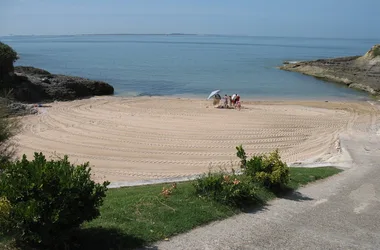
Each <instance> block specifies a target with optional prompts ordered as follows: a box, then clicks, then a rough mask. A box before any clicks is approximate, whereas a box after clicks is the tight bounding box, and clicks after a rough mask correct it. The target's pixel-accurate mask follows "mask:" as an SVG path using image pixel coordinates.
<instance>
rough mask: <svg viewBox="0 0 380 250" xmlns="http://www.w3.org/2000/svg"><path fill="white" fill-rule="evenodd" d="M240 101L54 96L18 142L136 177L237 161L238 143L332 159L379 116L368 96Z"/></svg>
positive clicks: (104, 175)
mask: <svg viewBox="0 0 380 250" xmlns="http://www.w3.org/2000/svg"><path fill="white" fill-rule="evenodd" d="M242 104H243V108H242V110H241V111H237V110H226V109H216V108H214V107H213V106H212V104H211V101H205V100H197V99H186V98H166V97H138V98H124V97H95V98H90V99H84V100H77V101H72V102H55V103H51V104H49V105H51V107H40V108H38V109H39V114H38V115H30V116H26V117H24V118H23V119H22V121H23V128H22V131H21V133H20V134H19V135H18V136H17V137H16V142H17V143H18V145H19V147H18V149H19V150H18V151H19V155H21V154H23V153H25V154H27V155H28V156H29V157H31V156H32V155H33V152H43V153H44V154H45V155H46V156H48V157H49V158H50V157H52V158H54V157H62V156H63V155H68V156H69V159H70V161H71V162H72V163H76V164H80V163H83V162H87V161H89V162H90V165H91V166H92V169H93V173H94V179H95V180H97V181H101V180H109V181H118V182H119V181H136V180H149V179H157V178H168V177H183V176H190V175H194V174H199V173H202V172H205V171H208V169H209V168H214V169H215V168H220V167H221V168H231V167H235V168H236V167H237V164H238V159H237V157H236V150H235V147H236V146H237V145H239V144H242V145H243V146H244V148H245V149H246V151H247V153H249V154H251V155H252V154H258V153H266V152H270V151H273V150H274V149H276V148H278V149H279V150H280V152H281V155H282V157H283V159H284V160H285V161H287V162H288V163H297V162H304V161H308V162H323V161H327V160H328V159H330V158H331V157H335V156H336V155H338V154H340V147H339V139H338V138H339V134H341V133H353V132H354V131H367V130H368V129H370V128H371V126H372V125H373V124H375V123H376V121H378V118H379V111H378V109H377V108H376V106H373V105H371V103H369V102H343V101H336V102H325V101H248V102H243V103H242Z"/></svg>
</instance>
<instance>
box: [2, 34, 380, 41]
mask: <svg viewBox="0 0 380 250" xmlns="http://www.w3.org/2000/svg"><path fill="white" fill-rule="evenodd" d="M73 36H199V37H202V36H205V37H210V36H213V37H252V38H255V37H257V38H289V39H321V40H358V41H361V40H379V39H380V37H378V38H376V37H363V38H355V37H300V36H258V35H244V34H200V33H199V34H197V33H194V34H192V33H109V34H108V33H88V34H50V35H49V34H27V35H16V34H9V35H0V38H5V37H6V38H8V37H73Z"/></svg>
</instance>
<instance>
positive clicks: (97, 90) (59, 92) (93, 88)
mask: <svg viewBox="0 0 380 250" xmlns="http://www.w3.org/2000/svg"><path fill="white" fill-rule="evenodd" d="M12 78H13V79H12V82H11V84H10V87H11V88H12V89H13V96H14V98H15V99H16V100H17V101H21V102H28V103H36V102H49V101H54V100H58V101H69V100H75V99H78V98H84V97H90V96H95V95H112V94H113V93H114V89H113V87H112V86H111V85H109V84H107V83H105V82H102V81H94V80H89V79H85V78H80V77H74V76H65V75H55V74H51V73H49V72H48V71H46V70H42V69H37V68H33V67H20V66H18V67H15V68H14V74H12ZM8 85H9V84H8Z"/></svg>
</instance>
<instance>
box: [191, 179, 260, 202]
mask: <svg viewBox="0 0 380 250" xmlns="http://www.w3.org/2000/svg"><path fill="white" fill-rule="evenodd" d="M194 187H195V190H196V193H197V194H198V195H200V196H201V197H206V198H209V199H213V200H215V201H217V202H220V203H223V204H227V205H232V206H242V205H248V204H252V203H255V202H256V201H257V197H256V192H255V189H256V188H255V186H254V183H253V182H252V181H251V180H250V179H248V178H246V177H245V176H237V175H235V173H233V174H230V175H227V174H224V173H222V172H219V173H211V172H209V173H208V174H207V175H203V176H201V177H200V178H198V179H197V180H196V181H195V183H194Z"/></svg>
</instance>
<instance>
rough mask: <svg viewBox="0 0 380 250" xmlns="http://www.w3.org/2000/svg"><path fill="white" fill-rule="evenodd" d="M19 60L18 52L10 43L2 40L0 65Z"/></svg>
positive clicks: (0, 44) (0, 43)
mask: <svg viewBox="0 0 380 250" xmlns="http://www.w3.org/2000/svg"><path fill="white" fill-rule="evenodd" d="M16 60H17V52H16V51H14V50H13V49H12V48H11V47H10V46H9V45H7V44H5V43H2V42H0V65H2V64H3V63H5V62H12V63H14V62H15V61H16Z"/></svg>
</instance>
